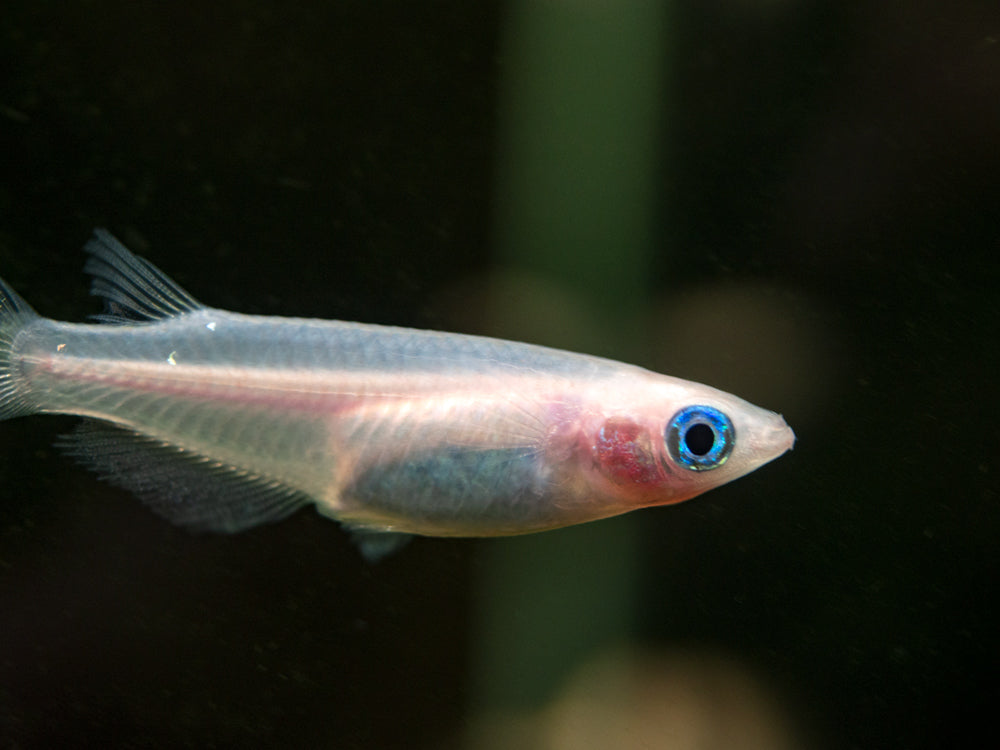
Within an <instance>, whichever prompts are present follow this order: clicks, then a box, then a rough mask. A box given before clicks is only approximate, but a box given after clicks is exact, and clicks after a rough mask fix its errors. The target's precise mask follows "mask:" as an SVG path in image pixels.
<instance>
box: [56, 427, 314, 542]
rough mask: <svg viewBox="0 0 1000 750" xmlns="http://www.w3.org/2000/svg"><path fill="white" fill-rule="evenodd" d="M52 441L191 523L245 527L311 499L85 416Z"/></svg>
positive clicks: (161, 510)
mask: <svg viewBox="0 0 1000 750" xmlns="http://www.w3.org/2000/svg"><path fill="white" fill-rule="evenodd" d="M57 446H58V447H59V448H60V449H62V450H63V451H64V452H66V453H67V454H68V455H70V456H72V457H73V458H74V459H76V460H77V461H79V462H80V463H82V464H83V465H85V466H87V467H88V468H90V469H92V470H94V471H96V472H98V474H100V475H101V477H102V478H103V479H106V480H108V481H109V482H111V483H112V484H114V485H116V486H118V487H121V488H122V489H126V490H129V491H131V492H134V493H135V494H136V495H138V496H139V498H140V499H141V500H142V501H143V503H145V504H146V505H147V506H148V507H149V508H150V509H151V510H153V511H154V512H155V513H157V514H158V515H160V516H163V517H164V518H166V519H167V520H169V521H171V522H173V523H175V524H178V525H180V526H185V527H187V528H189V529H192V530H197V531H215V532H224V533H234V532H237V531H243V530H244V529H249V528H251V527H254V526H258V525H260V524H263V523H270V522H272V521H278V520H281V519H282V518H285V517H287V516H289V515H291V514H292V513H294V512H295V511H296V510H298V509H299V508H301V507H302V506H303V505H306V504H308V503H310V502H312V499H311V498H310V497H308V496H307V495H305V494H304V493H302V492H299V491H297V490H294V489H292V488H290V487H287V486H286V485H284V484H281V483H280V482H277V481H275V480H273V479H268V478H267V477H262V476H259V475H255V474H252V473H250V472H245V471H242V470H240V469H239V468H236V467H232V466H227V465H225V464H222V463H219V462H217V461H213V460H212V459H209V458H206V457H205V456H202V455H201V454H198V453H193V452H190V451H185V450H182V449H180V448H177V447H176V446H173V445H170V444H168V443H163V442H161V441H159V440H156V439H154V438H150V437H147V436H144V435H140V434H138V433H135V432H132V431H131V430H127V429H123V428H120V427H115V426H113V425H111V424H108V423H106V422H100V421H97V420H85V421H84V422H82V423H81V424H80V425H79V426H78V427H77V428H76V429H75V430H74V431H73V432H71V433H69V434H67V435H63V436H62V437H61V438H60V440H59V442H58V443H57Z"/></svg>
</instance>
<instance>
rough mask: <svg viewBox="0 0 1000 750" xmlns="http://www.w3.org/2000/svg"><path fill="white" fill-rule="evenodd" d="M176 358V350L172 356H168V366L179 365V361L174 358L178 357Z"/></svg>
mask: <svg viewBox="0 0 1000 750" xmlns="http://www.w3.org/2000/svg"><path fill="white" fill-rule="evenodd" d="M176 356H177V351H176V350H174V351H172V352H170V354H169V355H167V364H168V365H176V364H177V360H176V359H174V357H176Z"/></svg>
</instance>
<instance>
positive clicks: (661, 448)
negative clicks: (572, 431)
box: [580, 376, 795, 513]
mask: <svg viewBox="0 0 1000 750" xmlns="http://www.w3.org/2000/svg"><path fill="white" fill-rule="evenodd" d="M628 390H631V393H628V392H627V391H628ZM609 403H611V404H613V405H612V406H611V408H610V409H604V410H602V409H595V410H592V411H591V418H590V419H588V420H587V422H588V427H587V428H585V429H584V431H583V433H584V434H583V435H581V438H582V440H583V441H584V443H585V444H586V448H585V450H583V451H581V452H580V455H581V457H582V458H583V459H584V461H585V462H586V463H587V466H586V471H587V473H588V474H589V475H590V477H589V481H590V484H591V486H592V488H593V489H594V490H596V492H595V496H597V497H603V498H605V499H606V500H610V501H611V503H612V504H613V505H615V504H616V505H618V507H617V508H615V509H614V510H613V511H612V512H617V513H622V512H625V511H627V510H632V509H634V508H638V507H647V506H654V505H670V504H673V503H679V502H681V501H683V500H688V499H690V498H692V497H695V496H696V495H700V494H701V493H703V492H706V491H708V490H710V489H713V488H715V487H718V486H720V485H723V484H726V483H727V482H731V481H732V480H734V479H737V478H739V477H741V476H743V475H745V474H748V473H750V472H751V471H754V470H755V469H757V468H759V467H760V466H762V465H764V464H765V463H767V462H769V461H771V460H773V459H775V458H777V457H778V456H780V455H781V454H782V453H784V452H785V451H787V450H789V449H790V448H791V447H792V445H793V444H794V442H795V434H794V433H793V432H792V430H791V428H790V427H789V426H788V425H787V424H786V423H785V420H784V419H783V418H782V416H781V415H780V414H776V413H774V412H771V411H768V410H766V409H762V408H760V407H758V406H754V405H753V404H751V403H748V402H747V401H744V400H743V399H740V398H738V397H736V396H733V395H731V394H729V393H725V392H723V391H719V390H716V389H714V388H711V387H709V386H704V385H700V384H697V383H691V382H688V381H684V380H679V379H676V378H668V377H666V376H654V377H653V378H652V382H650V383H649V384H648V385H647V386H646V387H643V388H641V389H626V392H624V393H619V394H617V396H616V398H615V399H614V400H605V401H604V404H605V406H607V404H609ZM584 454H586V455H584ZM609 510H611V508H609Z"/></svg>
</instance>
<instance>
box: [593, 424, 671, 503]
mask: <svg viewBox="0 0 1000 750" xmlns="http://www.w3.org/2000/svg"><path fill="white" fill-rule="evenodd" d="M593 455H594V458H595V460H596V461H597V463H598V465H599V466H600V468H601V473H602V474H603V475H604V476H605V477H606V478H607V479H608V480H609V481H611V482H612V483H614V484H617V485H632V486H638V487H639V488H641V489H653V488H655V487H657V486H659V485H661V484H662V483H663V482H664V480H665V479H666V478H667V477H666V470H665V467H664V466H663V464H662V463H661V462H660V461H659V460H658V458H657V455H656V450H655V449H654V448H653V446H652V444H651V442H650V437H649V432H648V430H646V429H645V428H644V427H643V426H642V425H639V424H636V423H635V422H633V421H632V420H630V419H627V418H625V417H612V418H611V419H608V420H606V421H605V422H604V424H603V425H602V426H601V429H600V430H598V432H597V439H596V441H595V443H594V447H593Z"/></svg>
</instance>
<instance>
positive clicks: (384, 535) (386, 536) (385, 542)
mask: <svg viewBox="0 0 1000 750" xmlns="http://www.w3.org/2000/svg"><path fill="white" fill-rule="evenodd" d="M342 525H343V527H344V529H345V530H346V531H347V533H348V534H350V535H351V540H352V541H353V542H354V543H355V544H356V545H357V547H358V549H359V550H360V551H361V556H362V557H363V558H365V560H367V561H368V562H371V563H373V562H378V561H379V560H381V559H382V558H383V557H388V556H389V555H391V554H392V553H393V552H395V551H396V550H398V549H400V548H401V547H404V546H406V544H407V543H408V542H409V541H410V539H412V538H413V534H406V533H403V532H400V531H380V530H379V529H371V528H368V527H365V526H354V525H352V524H349V523H344V524H342Z"/></svg>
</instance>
